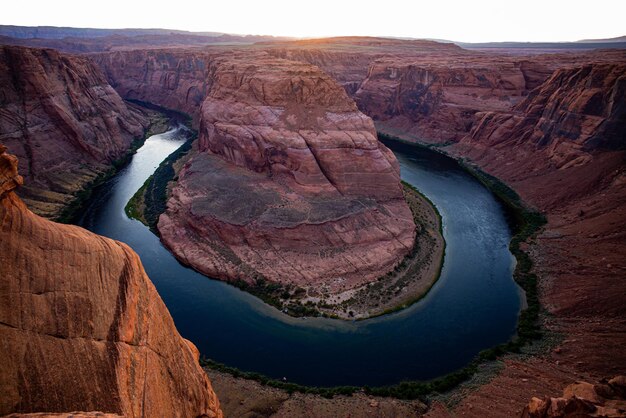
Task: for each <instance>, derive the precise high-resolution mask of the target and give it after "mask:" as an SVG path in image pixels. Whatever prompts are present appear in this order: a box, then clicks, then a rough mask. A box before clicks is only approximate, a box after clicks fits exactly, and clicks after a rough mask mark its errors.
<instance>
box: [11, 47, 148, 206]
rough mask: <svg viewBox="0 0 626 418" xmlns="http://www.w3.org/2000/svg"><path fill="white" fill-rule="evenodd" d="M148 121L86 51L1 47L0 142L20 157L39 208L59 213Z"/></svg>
mask: <svg viewBox="0 0 626 418" xmlns="http://www.w3.org/2000/svg"><path fill="white" fill-rule="evenodd" d="M145 126H147V119H146V117H145V116H144V115H143V114H142V113H141V112H139V111H137V110H135V109H134V108H132V107H128V106H127V105H126V103H124V101H123V100H122V98H121V97H120V96H119V95H118V93H117V92H116V91H115V90H113V88H112V87H111V86H110V85H109V84H108V83H107V81H106V79H105V78H104V76H103V74H102V73H101V72H100V70H99V69H98V68H97V67H95V66H94V65H93V64H92V63H91V62H90V61H89V60H87V59H86V58H82V57H76V56H66V55H62V54H59V53H58V52H56V51H54V50H47V49H31V48H22V47H9V46H0V142H2V143H4V144H5V145H7V146H8V147H10V149H11V152H13V153H15V154H16V155H17V156H18V158H19V159H20V161H21V164H22V170H21V172H22V174H23V175H24V177H25V178H26V180H27V182H26V186H25V187H24V188H23V189H22V190H20V195H21V196H22V197H23V198H24V200H25V202H26V203H27V204H28V205H29V206H30V207H31V209H33V210H34V211H36V212H37V213H39V214H41V215H44V216H47V217H56V216H58V215H59V214H60V213H61V212H62V210H63V208H64V206H65V205H66V204H67V203H69V202H70V201H71V200H73V198H74V195H75V194H76V193H77V192H79V191H81V190H83V189H84V188H85V187H86V185H87V184H88V183H89V182H91V181H93V180H94V179H95V178H96V177H97V176H98V175H99V174H101V173H103V172H105V171H107V170H108V169H109V168H110V167H111V164H112V162H113V161H115V160H117V159H118V158H120V157H121V156H123V155H124V154H125V153H126V152H128V149H129V148H130V144H131V142H132V140H133V139H134V138H141V136H142V135H143V132H144V127H145Z"/></svg>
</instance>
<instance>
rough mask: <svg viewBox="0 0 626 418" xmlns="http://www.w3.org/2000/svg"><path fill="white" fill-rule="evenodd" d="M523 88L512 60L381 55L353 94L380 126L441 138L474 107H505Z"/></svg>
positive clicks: (453, 134)
mask: <svg viewBox="0 0 626 418" xmlns="http://www.w3.org/2000/svg"><path fill="white" fill-rule="evenodd" d="M485 64H487V63H485ZM526 88H527V87H526V80H525V78H524V74H523V73H522V71H521V70H520V68H519V67H518V66H517V65H515V64H513V63H501V64H498V65H485V66H477V67H472V66H471V65H464V66H462V67H453V66H450V64H449V63H446V64H444V65H438V64H434V65H433V64H429V63H421V62H407V60H398V59H383V60H378V61H376V62H374V63H373V64H372V65H371V66H370V68H369V71H368V75H367V78H366V79H365V80H364V81H363V82H362V83H361V86H360V87H359V89H358V90H357V91H356V92H355V94H354V96H355V100H356V101H357V103H358V104H359V108H360V109H362V110H363V112H365V113H367V114H368V115H370V116H371V117H372V118H374V120H376V121H377V122H378V123H380V124H381V126H382V127H383V130H391V131H393V130H394V129H398V130H401V131H402V132H405V133H410V134H411V135H412V136H414V137H416V138H418V139H420V140H422V141H428V142H430V141H434V142H445V141H449V140H457V139H459V138H460V137H461V136H462V135H464V134H465V133H466V132H467V131H469V129H470V127H471V126H472V123H473V121H474V114H475V113H476V112H477V110H479V109H480V110H487V109H489V110H505V109H508V108H509V107H510V106H511V104H512V103H513V104H514V103H515V102H516V100H519V98H520V96H521V95H522V93H523V92H524V91H525V90H526ZM385 128H386V129H385Z"/></svg>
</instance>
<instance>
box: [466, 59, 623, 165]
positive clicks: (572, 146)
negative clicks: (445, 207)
mask: <svg viewBox="0 0 626 418" xmlns="http://www.w3.org/2000/svg"><path fill="white" fill-rule="evenodd" d="M478 120H479V122H478V123H477V124H476V125H475V126H474V127H473V129H472V131H471V133H470V135H469V136H468V137H467V138H465V139H464V140H463V142H462V145H465V146H466V147H465V148H467V149H468V153H471V154H472V155H478V154H479V153H481V152H491V153H493V152H494V148H498V149H504V148H509V149H510V148H513V147H515V148H518V149H520V148H523V149H525V153H526V154H527V155H528V154H529V153H533V154H535V153H537V152H538V153H539V154H540V155H542V156H543V157H545V158H547V159H548V160H549V162H550V164H551V165H552V166H553V167H554V168H555V169H558V170H564V169H567V168H568V167H573V166H580V165H584V164H586V163H587V162H589V161H590V160H591V159H592V158H593V157H592V154H593V153H594V152H597V151H598V150H620V149H625V148H626V131H625V130H624V126H625V125H626V65H623V64H597V65H586V66H583V67H579V68H573V69H561V70H557V71H555V72H554V74H553V75H552V76H551V77H550V78H549V79H548V80H546V82H545V83H543V84H542V85H541V86H540V87H538V88H536V89H534V90H533V91H532V92H531V93H530V94H529V95H528V97H526V98H525V99H524V100H523V101H522V102H521V103H520V104H518V105H517V106H515V107H514V108H513V109H512V111H511V112H483V113H480V114H479V117H478ZM519 152H524V151H521V150H520V151H519ZM545 158H543V159H545ZM534 159H537V156H535V157H534Z"/></svg>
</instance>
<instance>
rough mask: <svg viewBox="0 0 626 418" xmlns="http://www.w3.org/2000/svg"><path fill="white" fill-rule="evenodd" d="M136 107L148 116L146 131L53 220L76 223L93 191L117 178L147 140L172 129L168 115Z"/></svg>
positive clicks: (76, 195)
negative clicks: (114, 177)
mask: <svg viewBox="0 0 626 418" xmlns="http://www.w3.org/2000/svg"><path fill="white" fill-rule="evenodd" d="M134 104H135V105H136V106H139V107H142V111H143V112H144V113H145V114H146V115H147V116H148V118H149V124H148V126H147V128H146V129H145V130H144V133H143V135H142V136H141V137H138V138H135V140H133V142H132V143H131V144H130V147H129V148H128V150H127V151H126V153H125V154H124V155H123V156H122V157H120V158H118V159H117V160H115V161H113V162H112V163H111V166H110V167H109V169H108V170H105V171H102V172H101V173H99V174H98V175H96V177H95V178H94V179H93V180H91V181H89V182H88V183H87V184H86V185H85V186H84V187H83V188H82V189H81V190H80V191H79V192H77V193H76V194H75V196H74V199H72V200H71V201H70V202H68V203H67V204H66V205H65V207H64V208H63V210H62V211H61V212H60V213H59V215H58V216H57V217H55V218H54V219H53V220H54V221H56V222H60V223H66V224H68V223H74V221H75V220H76V218H77V217H78V216H79V215H80V214H81V213H82V210H83V208H84V205H85V204H86V203H87V202H88V201H89V199H90V198H91V195H92V194H93V191H94V190H95V189H96V188H97V187H98V186H100V185H101V184H103V183H105V182H106V181H107V180H109V179H110V178H112V177H113V176H115V174H117V173H118V172H119V171H120V170H121V169H122V168H124V167H125V166H126V165H128V163H129V162H130V160H131V158H132V156H133V155H134V154H135V153H136V152H137V150H138V149H139V148H141V146H142V145H143V144H144V142H145V141H146V139H147V138H149V137H150V136H152V135H157V134H160V133H163V132H165V131H167V130H168V129H169V128H170V120H169V118H168V117H167V115H165V114H163V113H162V112H159V111H157V110H155V109H152V108H147V107H143V106H141V105H140V104H138V103H134Z"/></svg>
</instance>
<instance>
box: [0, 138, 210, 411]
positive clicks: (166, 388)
mask: <svg viewBox="0 0 626 418" xmlns="http://www.w3.org/2000/svg"><path fill="white" fill-rule="evenodd" d="M21 183H22V178H21V177H20V176H19V175H18V174H17V159H16V158H15V157H14V156H12V155H9V154H7V153H5V148H4V147H2V146H0V220H1V222H2V227H1V228H0V299H1V302H0V358H2V367H1V368H0V393H1V394H2V396H0V415H5V414H10V413H17V414H28V413H46V414H44V415H26V416H69V414H67V412H68V411H88V412H85V413H84V414H83V413H80V414H77V416H101V415H97V414H96V413H95V411H99V412H103V413H108V414H111V415H107V416H112V415H115V414H117V415H122V416H126V417H140V416H141V417H221V416H222V414H221V411H220V409H219V403H218V400H217V398H216V396H215V394H214V393H213V391H212V389H211V385H210V383H209V380H208V378H207V377H206V375H205V373H204V372H203V371H202V369H201V368H200V366H199V365H198V351H197V349H196V348H195V347H194V346H193V344H191V343H190V342H189V341H186V340H184V339H183V338H181V337H180V335H179V334H178V332H177V331H176V328H175V326H174V322H173V321H172V318H171V317H170V315H169V313H168V311H167V308H166V307H165V305H164V304H163V301H162V300H161V298H160V297H159V295H158V294H157V292H156V289H155V288H154V286H153V285H152V283H151V282H150V280H149V279H148V277H147V276H146V273H145V272H144V269H143V267H142V265H141V262H140V260H139V257H138V256H137V255H136V254H135V253H134V252H133V251H132V250H131V249H130V248H128V247H127V246H126V245H124V244H122V243H119V242H117V241H113V240H110V239H107V238H103V237H100V236H98V235H95V234H92V233H90V232H87V231H85V230H83V229H82V228H79V227H75V226H68V225H60V224H56V223H53V222H50V221H48V220H45V219H43V218H40V217H39V216H36V215H34V214H33V213H31V212H30V211H29V210H28V209H27V208H26V206H25V205H24V203H22V201H21V200H20V199H19V198H18V197H17V195H16V194H15V192H14V190H15V188H16V187H17V186H19V185H20V184H21ZM91 411H94V412H91ZM63 412H65V413H66V414H61V415H54V414H53V413H63Z"/></svg>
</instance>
